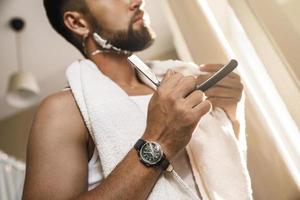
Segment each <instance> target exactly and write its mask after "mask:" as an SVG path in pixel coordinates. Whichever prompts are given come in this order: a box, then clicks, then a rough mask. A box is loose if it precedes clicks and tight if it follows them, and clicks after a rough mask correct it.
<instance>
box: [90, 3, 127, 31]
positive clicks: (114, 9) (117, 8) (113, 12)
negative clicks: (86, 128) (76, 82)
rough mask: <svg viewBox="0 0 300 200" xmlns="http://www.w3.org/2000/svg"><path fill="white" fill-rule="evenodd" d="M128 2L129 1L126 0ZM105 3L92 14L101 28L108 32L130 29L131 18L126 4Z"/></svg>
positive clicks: (92, 10)
mask: <svg viewBox="0 0 300 200" xmlns="http://www.w3.org/2000/svg"><path fill="white" fill-rule="evenodd" d="M124 1H127V0H124ZM112 2H113V1H105V2H104V3H103V5H101V7H100V6H99V7H98V8H97V7H94V8H93V9H91V12H92V14H93V16H94V17H95V19H96V20H97V21H98V23H100V24H101V27H103V28H104V29H108V30H124V29H128V26H129V23H130V20H131V17H130V16H129V13H128V7H127V6H125V5H126V4H118V5H116V3H112Z"/></svg>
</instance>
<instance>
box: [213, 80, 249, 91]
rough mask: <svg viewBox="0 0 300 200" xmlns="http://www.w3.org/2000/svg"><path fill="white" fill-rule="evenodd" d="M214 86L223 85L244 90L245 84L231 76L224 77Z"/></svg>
mask: <svg viewBox="0 0 300 200" xmlns="http://www.w3.org/2000/svg"><path fill="white" fill-rule="evenodd" d="M213 87H223V88H232V89H237V90H243V89H244V86H243V84H242V83H241V82H240V81H238V80H234V79H229V78H224V79H222V80H221V81H219V82H218V83H216V84H215V85H214V86H213Z"/></svg>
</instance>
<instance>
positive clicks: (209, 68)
mask: <svg viewBox="0 0 300 200" xmlns="http://www.w3.org/2000/svg"><path fill="white" fill-rule="evenodd" d="M223 66H224V65H222V64H203V65H200V66H199V69H200V71H203V72H216V71H218V70H219V69H221V68H222V67H223Z"/></svg>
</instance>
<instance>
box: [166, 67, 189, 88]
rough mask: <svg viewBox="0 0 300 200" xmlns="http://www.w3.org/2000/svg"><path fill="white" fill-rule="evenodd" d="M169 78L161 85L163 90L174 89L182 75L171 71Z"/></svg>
mask: <svg viewBox="0 0 300 200" xmlns="http://www.w3.org/2000/svg"><path fill="white" fill-rule="evenodd" d="M170 73H171V74H170V75H169V77H168V78H167V79H166V80H165V81H164V82H163V83H162V84H161V86H163V87H164V88H170V89H171V88H174V87H175V86H176V85H177V84H178V83H180V80H181V79H182V78H184V77H183V75H182V74H180V73H177V72H174V71H171V72H170Z"/></svg>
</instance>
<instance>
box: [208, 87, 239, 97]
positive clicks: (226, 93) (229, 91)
mask: <svg viewBox="0 0 300 200" xmlns="http://www.w3.org/2000/svg"><path fill="white" fill-rule="evenodd" d="M205 95H206V96H207V97H208V98H211V97H223V98H236V99H239V98H241V96H242V92H241V91H240V90H237V89H234V88H222V87H212V88H210V89H209V90H207V91H206V92H205Z"/></svg>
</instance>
